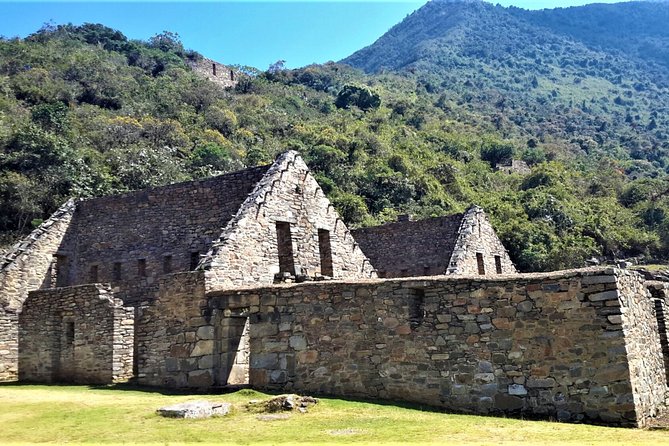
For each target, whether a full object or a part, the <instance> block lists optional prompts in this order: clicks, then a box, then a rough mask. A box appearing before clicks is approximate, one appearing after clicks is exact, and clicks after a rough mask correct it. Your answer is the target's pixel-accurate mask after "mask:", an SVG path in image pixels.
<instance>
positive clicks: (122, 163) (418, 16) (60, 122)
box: [0, 1, 669, 270]
mask: <svg viewBox="0 0 669 446" xmlns="http://www.w3.org/2000/svg"><path fill="white" fill-rule="evenodd" d="M649 5H650V6H651V7H657V8H660V9H658V11H666V8H667V6H666V5H662V4H648V5H646V4H644V8H645V7H647V6H649ZM610 6H611V7H614V6H616V5H610ZM621 6H622V5H621ZM625 7H628V6H625ZM662 8H664V9H662ZM580 10H581V9H579V8H572V9H567V10H558V12H559V13H560V14H573V13H578V11H580ZM639 11H642V10H639ZM549 13H550V12H549V11H542V12H536V13H535V12H527V11H523V10H518V9H513V8H512V9H505V8H501V7H496V6H492V5H490V4H487V3H483V2H477V1H468V2H462V1H460V2H459V1H448V2H447V1H433V2H430V3H428V4H427V5H426V6H424V7H423V8H421V9H420V10H418V11H416V12H415V13H414V14H412V15H410V16H408V17H407V19H406V20H405V21H403V22H402V23H401V24H399V25H397V26H395V27H394V28H392V29H391V30H390V31H389V32H388V34H386V35H385V36H383V37H382V38H380V39H379V41H378V42H376V43H375V44H374V45H372V46H371V47H369V48H366V49H364V50H361V51H360V52H358V53H356V54H354V55H353V56H351V57H350V58H348V59H347V60H346V61H345V62H347V63H350V64H352V65H355V66H357V67H359V68H362V69H364V70H365V71H367V72H368V74H364V73H363V72H361V71H358V70H356V69H353V68H351V67H349V66H347V65H344V64H336V63H327V64H324V65H313V66H308V67H304V68H301V69H297V70H286V69H284V68H283V67H282V65H281V64H280V63H277V64H274V65H273V66H272V67H270V69H269V70H268V71H266V72H261V71H258V70H255V69H252V68H246V67H238V70H239V71H241V72H245V73H246V74H245V75H243V76H242V77H241V78H240V80H239V83H238V84H237V85H236V87H234V88H233V89H223V88H220V87H219V86H217V85H214V84H212V83H211V82H210V81H208V80H207V79H204V78H202V77H200V76H198V75H197V74H196V73H194V72H192V71H191V70H190V69H189V68H188V65H187V63H186V62H188V61H192V60H197V59H198V58H200V57H201V56H200V55H199V54H197V53H196V52H195V51H187V50H185V49H184V48H183V46H182V45H181V43H180V42H179V39H178V36H176V35H174V34H171V33H162V34H158V35H156V36H155V37H153V38H152V39H150V40H149V41H148V42H141V41H131V40H128V39H127V38H126V37H125V36H123V34H121V33H119V32H118V31H115V30H113V29H109V28H107V27H105V26H103V25H93V24H86V25H83V26H73V25H62V26H57V27H46V28H44V29H41V30H39V31H37V32H36V33H35V34H33V35H31V36H29V37H27V38H25V39H0V233H1V234H2V236H3V237H4V239H5V240H6V241H7V242H9V241H11V240H15V239H16V238H17V237H19V236H20V235H21V234H25V233H26V232H28V231H29V230H31V229H32V228H33V227H34V226H35V225H37V224H39V223H40V221H41V220H42V219H44V218H45V217H46V216H48V215H49V213H50V212H52V211H53V210H54V209H55V208H56V207H57V206H58V205H59V204H60V203H62V202H63V201H64V200H65V199H67V198H68V197H72V196H76V197H91V196H99V195H106V194H111V193H117V192H122V191H126V190H132V189H138V188H143V187H147V186H151V185H159V184H166V183H170V182H175V181H180V180H185V179H190V178H199V177H203V176H208V175H214V174H217V173H222V172H227V171H231V170H236V169H239V168H242V167H244V166H250V165H257V164H262V163H267V162H270V161H271V160H272V158H273V157H274V156H275V155H277V154H278V153H280V152H283V151H285V150H288V149H296V150H298V151H300V152H301V153H302V155H303V156H304V158H305V159H306V160H307V162H308V163H309V165H310V167H311V168H312V170H313V171H314V173H315V175H316V176H317V177H318V179H319V181H320V183H321V185H322V186H323V188H324V190H325V191H326V193H327V194H328V196H329V197H330V198H331V200H332V201H333V203H334V204H335V206H336V207H337V209H338V210H339V211H340V213H341V214H342V216H343V217H344V219H345V220H346V221H347V223H349V224H351V225H352V226H364V225H371V224H378V223H381V222H385V221H389V220H392V219H394V218H396V216H397V214H398V213H410V214H413V215H414V216H416V217H417V218H422V217H428V216H432V215H435V216H436V215H444V214H448V213H452V212H459V211H462V210H464V209H465V208H466V207H468V206H469V205H470V204H472V203H476V204H479V205H481V206H483V207H484V208H485V209H486V210H487V211H488V213H489V214H490V216H491V218H492V221H493V224H494V225H495V227H496V229H497V230H498V233H499V234H500V236H501V237H502V239H503V241H504V243H505V245H506V246H507V248H508V249H509V250H510V254H511V256H512V258H513V260H514V261H515V262H516V263H517V265H518V266H519V267H520V268H521V269H522V270H548V269H556V268H565V267H571V266H581V265H582V264H583V261H584V259H586V258H588V257H591V256H593V255H594V256H608V257H611V258H613V257H622V256H632V255H642V254H643V255H645V256H646V258H647V259H650V258H653V259H666V258H667V257H669V201H667V200H668V199H667V195H668V194H669V182H667V181H666V176H667V173H666V172H667V166H668V165H669V159H668V158H667V157H668V156H669V143H668V142H667V136H666V135H667V133H668V132H669V128H668V124H669V122H668V121H669V116H668V113H667V107H668V106H669V103H668V102H669V99H668V97H669V95H668V94H667V93H669V90H668V85H669V83H668V82H667V78H668V75H667V73H668V69H667V68H666V67H665V65H664V62H662V57H663V56H662V55H661V54H660V53H659V52H654V53H653V57H646V56H644V52H643V48H645V46H644V45H645V43H647V42H650V41H652V40H653V39H656V41H657V42H662V39H663V38H664V37H662V36H663V34H662V33H664V32H665V31H664V30H663V29H662V30H660V31H658V32H657V33H652V32H650V31H648V33H647V34H644V35H641V34H640V35H639V36H638V39H637V40H636V41H635V42H636V43H633V42H632V43H630V42H631V41H630V42H628V44H629V45H630V46H628V47H623V46H621V45H620V44H616V45H617V46H615V48H612V46H613V45H614V44H613V43H611V42H614V40H615V39H613V38H611V39H608V40H606V44H605V43H602V42H599V41H597V40H596V39H595V38H593V39H590V40H588V39H586V38H585V37H582V36H579V35H578V29H576V28H577V27H576V28H574V29H572V28H573V27H572V28H570V26H569V23H571V20H572V19H570V18H560V19H556V18H553V17H556V16H551V19H550V20H549V19H542V14H549ZM588 14H591V13H590V12H589V13H588ZM612 14H613V13H612ZM639 14H641V13H639ZM644 14H646V13H644ZM648 14H652V12H650V13H648ZM591 15H592V14H591ZM655 15H656V16H657V17H661V13H660V12H656V13H655ZM625 16H626V20H627V19H628V21H629V25H625V26H627V28H624V27H621V29H631V27H633V26H634V25H633V24H634V23H636V22H634V21H633V20H632V18H633V17H635V15H634V14H631V13H626V14H625ZM579 17H580V16H579ZM583 17H587V15H583ZM574 20H576V19H574ZM579 20H580V19H579ZM583 20H585V19H583ZM588 20H590V19H588ZM593 20H594V19H593ZM639 20H641V19H639ZM537 22H541V23H537ZM598 26H604V25H601V24H600V25H598ZM612 26H614V25H612ZM593 29H594V28H593ZM607 29H608V28H607ZM648 29H649V30H650V27H649V28H648ZM614 31H615V29H612V31H611V32H612V33H614V34H615V32H614ZM599 32H600V34H602V31H601V30H600V31H599ZM609 43H610V45H609ZM607 45H609V46H607ZM658 45H659V46H662V44H661V43H658ZM633 48H637V49H636V50H634V49H633ZM511 159H523V160H524V161H525V162H527V163H528V164H529V165H530V167H531V169H532V171H531V173H529V174H518V173H511V174H509V173H506V172H504V171H501V170H498V169H497V167H498V165H499V164H503V163H505V162H508V161H510V160H511Z"/></svg>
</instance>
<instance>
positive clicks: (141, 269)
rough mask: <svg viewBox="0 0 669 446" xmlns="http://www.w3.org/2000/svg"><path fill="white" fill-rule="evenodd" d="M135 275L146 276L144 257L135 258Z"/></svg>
mask: <svg viewBox="0 0 669 446" xmlns="http://www.w3.org/2000/svg"><path fill="white" fill-rule="evenodd" d="M137 275H138V276H139V277H146V259H139V260H137Z"/></svg>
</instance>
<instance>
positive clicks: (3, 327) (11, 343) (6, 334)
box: [0, 307, 19, 382]
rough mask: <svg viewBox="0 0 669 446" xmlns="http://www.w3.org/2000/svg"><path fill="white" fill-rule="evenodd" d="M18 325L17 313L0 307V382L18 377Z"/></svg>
mask: <svg viewBox="0 0 669 446" xmlns="http://www.w3.org/2000/svg"><path fill="white" fill-rule="evenodd" d="M18 327H19V316H18V313H16V312H15V311H14V310H9V309H7V310H5V309H4V308H2V307H0V382H2V381H12V380H15V379H16V378H17V377H18V361H19V345H18V342H17V339H18V335H19V333H18Z"/></svg>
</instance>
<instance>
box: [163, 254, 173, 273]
mask: <svg viewBox="0 0 669 446" xmlns="http://www.w3.org/2000/svg"><path fill="white" fill-rule="evenodd" d="M171 272H172V256H165V257H163V273H165V274H168V273H171Z"/></svg>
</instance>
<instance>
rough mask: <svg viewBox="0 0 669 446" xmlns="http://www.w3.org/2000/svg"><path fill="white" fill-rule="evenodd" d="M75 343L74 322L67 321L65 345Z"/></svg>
mask: <svg viewBox="0 0 669 446" xmlns="http://www.w3.org/2000/svg"><path fill="white" fill-rule="evenodd" d="M73 344H74V322H66V323H65V345H73Z"/></svg>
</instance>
